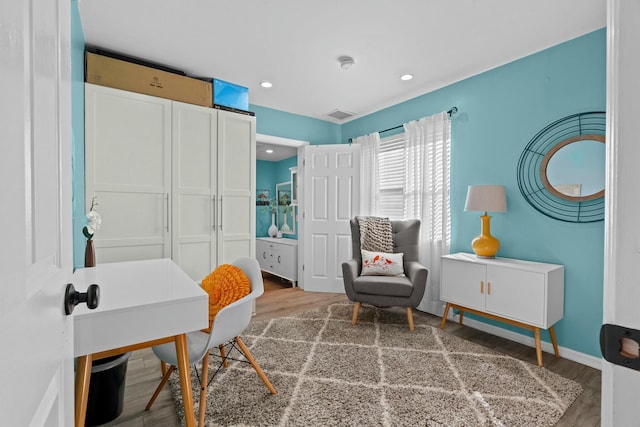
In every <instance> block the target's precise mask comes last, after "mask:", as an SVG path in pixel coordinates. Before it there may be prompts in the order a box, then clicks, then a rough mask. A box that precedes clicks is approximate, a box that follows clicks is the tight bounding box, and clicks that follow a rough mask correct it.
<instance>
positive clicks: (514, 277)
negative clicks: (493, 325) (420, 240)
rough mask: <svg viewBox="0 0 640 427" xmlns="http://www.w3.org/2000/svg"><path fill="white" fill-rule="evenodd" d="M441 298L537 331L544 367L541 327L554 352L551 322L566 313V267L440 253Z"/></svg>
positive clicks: (457, 306) (463, 308)
mask: <svg viewBox="0 0 640 427" xmlns="http://www.w3.org/2000/svg"><path fill="white" fill-rule="evenodd" d="M440 286H441V287H440V298H441V299H442V300H443V301H445V302H446V303H447V306H446V308H445V313H444V316H443V318H442V323H441V325H440V328H441V329H444V326H445V323H446V319H447V314H448V312H449V309H450V308H455V309H458V310H459V311H460V324H462V320H463V316H464V313H465V312H469V313H473V314H478V315H481V316H484V317H488V318H491V319H494V320H499V321H502V322H506V323H509V324H511V325H515V326H518V327H521V328H525V329H529V330H532V331H533V332H534V336H535V341H536V353H537V356H538V364H539V365H540V366H542V353H541V346H540V328H542V329H548V330H549V334H550V336H551V342H552V344H553V348H554V351H555V355H556V357H559V354H558V345H557V342H556V338H555V333H554V330H553V325H554V324H555V323H556V322H557V321H558V320H560V319H562V317H563V306H564V267H563V266H562V265H557V264H545V263H539V262H531V261H522V260H516V259H509V258H495V259H482V258H478V257H477V256H475V255H473V254H466V253H458V254H452V255H445V256H443V257H442V280H441V284H440Z"/></svg>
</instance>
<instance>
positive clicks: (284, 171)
mask: <svg viewBox="0 0 640 427" xmlns="http://www.w3.org/2000/svg"><path fill="white" fill-rule="evenodd" d="M249 109H250V110H251V111H253V112H255V113H256V132H257V133H260V134H264V135H271V136H279V137H281V138H290V139H297V140H300V141H307V142H309V143H310V144H312V145H318V144H339V143H340V140H341V132H342V128H341V126H340V125H338V124H336V123H330V122H326V121H323V120H318V119H313V118H311V117H305V116H301V115H299V114H291V113H287V112H285V111H280V110H274V109H272V108H267V107H261V106H259V105H250V106H249ZM297 164H298V157H297V156H294V157H290V158H288V159H284V160H281V161H279V162H267V161H260V160H259V161H258V162H257V163H256V189H258V190H262V189H265V190H269V192H270V196H271V197H272V198H275V197H276V196H275V195H276V184H277V183H279V182H285V181H289V180H290V179H291V175H290V173H291V172H290V171H289V168H290V167H293V166H297ZM265 210H266V209H262V207H260V206H256V237H265V236H268V235H269V233H268V232H267V230H268V229H269V226H270V225H271V214H270V213H269V211H268V210H266V212H265ZM296 231H297V227H296ZM288 237H290V238H297V233H296V234H295V235H288Z"/></svg>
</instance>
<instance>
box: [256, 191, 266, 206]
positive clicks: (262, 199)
mask: <svg viewBox="0 0 640 427" xmlns="http://www.w3.org/2000/svg"><path fill="white" fill-rule="evenodd" d="M268 204H269V190H257V191H256V206H266V205H268Z"/></svg>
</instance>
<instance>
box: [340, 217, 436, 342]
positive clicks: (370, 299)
mask: <svg viewBox="0 0 640 427" xmlns="http://www.w3.org/2000/svg"><path fill="white" fill-rule="evenodd" d="M350 225H351V240H352V245H353V259H350V260H349V261H347V262H345V263H343V264H342V274H343V280H344V289H345V291H346V293H347V297H349V300H351V301H353V302H355V305H354V307H353V317H352V318H351V323H352V324H354V325H355V324H356V321H357V319H358V311H359V310H360V305H361V304H362V303H365V304H371V305H375V306H383V307H406V309H407V320H408V322H409V330H411V331H413V329H414V328H413V312H412V309H413V308H416V307H417V306H418V304H420V301H421V300H422V296H423V295H424V291H425V289H426V286H427V274H428V271H427V268H426V267H424V266H423V265H421V264H419V263H418V252H419V239H420V237H419V236H420V220H417V219H412V220H407V221H391V229H392V230H391V232H392V236H393V252H394V253H403V254H404V255H403V264H404V276H361V275H360V273H361V271H362V255H361V251H360V228H359V226H358V221H357V220H356V219H351V221H350Z"/></svg>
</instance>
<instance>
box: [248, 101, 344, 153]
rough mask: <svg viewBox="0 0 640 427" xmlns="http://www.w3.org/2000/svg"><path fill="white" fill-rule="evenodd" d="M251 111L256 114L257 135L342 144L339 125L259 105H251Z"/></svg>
mask: <svg viewBox="0 0 640 427" xmlns="http://www.w3.org/2000/svg"><path fill="white" fill-rule="evenodd" d="M249 109H250V110H251V111H253V112H255V113H256V132H257V133H261V134H264V135H272V136H279V137H282V138H290V139H298V140H301V141H308V142H309V143H310V144H312V145H317V144H339V143H340V137H341V132H342V129H341V126H340V125H339V124H336V123H329V122H325V121H324V120H318V119H313V118H311V117H306V116H301V115H299V114H292V113H287V112H285V111H280V110H274V109H273V108H267V107H261V106H259V105H249Z"/></svg>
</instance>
